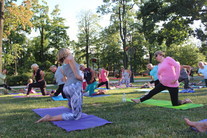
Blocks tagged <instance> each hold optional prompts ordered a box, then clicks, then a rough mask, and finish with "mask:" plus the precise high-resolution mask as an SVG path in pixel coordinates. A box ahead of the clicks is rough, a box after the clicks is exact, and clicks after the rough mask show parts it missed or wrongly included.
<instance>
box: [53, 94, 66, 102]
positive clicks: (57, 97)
mask: <svg viewBox="0 0 207 138" xmlns="http://www.w3.org/2000/svg"><path fill="white" fill-rule="evenodd" d="M52 99H53V100H54V101H67V100H68V99H67V98H63V96H62V95H58V96H53V97H52Z"/></svg>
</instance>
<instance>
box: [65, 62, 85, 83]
mask: <svg viewBox="0 0 207 138" xmlns="http://www.w3.org/2000/svg"><path fill="white" fill-rule="evenodd" d="M75 66H76V71H77V73H79V72H80V71H79V68H80V67H79V64H77V63H75ZM62 67H63V72H64V74H65V75H66V76H67V78H68V79H67V81H66V82H65V86H68V85H71V84H73V83H77V82H82V81H80V80H78V79H76V77H75V74H74V73H73V71H72V69H71V67H70V65H69V64H64V65H63V66H62ZM79 75H80V73H79Z"/></svg>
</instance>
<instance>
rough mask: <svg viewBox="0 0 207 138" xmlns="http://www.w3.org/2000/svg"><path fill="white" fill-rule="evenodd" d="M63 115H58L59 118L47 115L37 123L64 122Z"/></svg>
mask: <svg viewBox="0 0 207 138" xmlns="http://www.w3.org/2000/svg"><path fill="white" fill-rule="evenodd" d="M62 120H63V119H62V115H57V116H50V115H45V116H44V117H42V118H41V119H39V120H38V121H36V122H35V123H40V122H48V121H62Z"/></svg>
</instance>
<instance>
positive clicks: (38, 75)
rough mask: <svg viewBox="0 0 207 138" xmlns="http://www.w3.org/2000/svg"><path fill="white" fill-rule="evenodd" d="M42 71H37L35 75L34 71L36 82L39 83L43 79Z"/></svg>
mask: <svg viewBox="0 0 207 138" xmlns="http://www.w3.org/2000/svg"><path fill="white" fill-rule="evenodd" d="M40 71H41V70H40V69H38V70H37V72H36V73H35V71H34V75H35V81H36V82H38V81H39V80H41V79H42V76H41V75H40Z"/></svg>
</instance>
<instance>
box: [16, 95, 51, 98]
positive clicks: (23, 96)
mask: <svg viewBox="0 0 207 138" xmlns="http://www.w3.org/2000/svg"><path fill="white" fill-rule="evenodd" d="M48 96H49V95H45V96H43V95H29V96H25V95H22V96H14V98H26V97H48Z"/></svg>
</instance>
